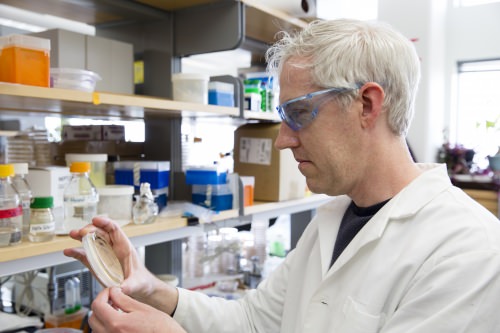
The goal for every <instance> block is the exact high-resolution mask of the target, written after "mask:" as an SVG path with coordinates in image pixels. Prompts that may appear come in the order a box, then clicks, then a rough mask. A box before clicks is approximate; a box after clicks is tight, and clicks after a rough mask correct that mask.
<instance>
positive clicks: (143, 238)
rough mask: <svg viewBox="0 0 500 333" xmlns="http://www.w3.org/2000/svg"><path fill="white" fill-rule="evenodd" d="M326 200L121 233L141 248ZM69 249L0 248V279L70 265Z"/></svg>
mask: <svg viewBox="0 0 500 333" xmlns="http://www.w3.org/2000/svg"><path fill="white" fill-rule="evenodd" d="M328 200H331V197H328V196H325V195H312V196H309V197H306V198H303V199H296V200H288V201H281V202H266V203H264V202H258V203H255V205H253V206H249V207H245V209H244V211H245V213H244V215H239V214H238V210H237V209H232V210H227V211H222V212H220V213H218V214H214V215H212V221H211V222H209V223H201V224H199V225H197V226H187V222H186V219H185V218H181V217H164V216H161V215H160V216H158V218H157V219H156V221H155V222H154V223H151V224H143V225H135V224H128V225H125V226H123V230H124V231H125V233H126V234H127V236H128V237H129V238H130V240H131V242H132V244H133V245H134V246H135V247H141V246H147V245H153V244H158V243H163V242H168V241H171V240H176V239H182V238H185V237H189V236H193V235H200V234H203V233H204V232H206V231H209V230H213V229H215V228H221V227H234V226H238V225H243V224H248V223H251V221H252V219H254V218H269V217H277V216H279V215H281V214H291V213H296V212H301V211H307V210H312V209H315V208H316V207H318V206H319V205H321V204H323V203H325V202H327V201H328ZM71 247H81V244H80V243H79V242H77V241H75V240H73V239H71V238H70V237H69V236H56V238H55V239H54V240H52V241H48V242H40V243H31V242H28V241H24V242H23V243H21V244H19V245H15V246H10V247H4V248H0V277H3V276H8V275H13V274H18V273H22V272H26V271H31V270H37V269H42V268H46V267H50V266H54V265H59V264H63V263H66V262H70V261H72V260H73V259H72V258H68V257H66V256H64V254H63V253H62V251H63V250H64V249H66V248H71Z"/></svg>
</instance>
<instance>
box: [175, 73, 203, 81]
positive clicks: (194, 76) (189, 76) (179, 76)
mask: <svg viewBox="0 0 500 333" xmlns="http://www.w3.org/2000/svg"><path fill="white" fill-rule="evenodd" d="M176 80H203V81H207V82H208V80H210V76H209V75H207V74H198V73H174V74H172V81H176Z"/></svg>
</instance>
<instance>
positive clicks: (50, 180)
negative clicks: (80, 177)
mask: <svg viewBox="0 0 500 333" xmlns="http://www.w3.org/2000/svg"><path fill="white" fill-rule="evenodd" d="M70 177H71V173H70V172H69V168H68V167H62V166H47V167H36V168H30V169H29V171H28V174H27V175H26V180H27V181H28V183H29V184H30V187H31V190H32V191H33V196H35V197H47V196H51V197H54V208H56V207H62V206H63V196H64V189H65V188H66V185H67V184H68V182H69V179H70Z"/></svg>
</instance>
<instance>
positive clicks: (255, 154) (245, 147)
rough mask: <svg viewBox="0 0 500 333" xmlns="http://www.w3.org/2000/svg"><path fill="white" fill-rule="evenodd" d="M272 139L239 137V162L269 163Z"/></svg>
mask: <svg viewBox="0 0 500 333" xmlns="http://www.w3.org/2000/svg"><path fill="white" fill-rule="evenodd" d="M272 149H273V140H272V139H269V138H248V137H241V138H240V162H241V163H253V164H260V165H271V153H272Z"/></svg>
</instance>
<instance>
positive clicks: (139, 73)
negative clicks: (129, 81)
mask: <svg viewBox="0 0 500 333" xmlns="http://www.w3.org/2000/svg"><path fill="white" fill-rule="evenodd" d="M143 83H144V61H142V60H136V61H134V84H143Z"/></svg>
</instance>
